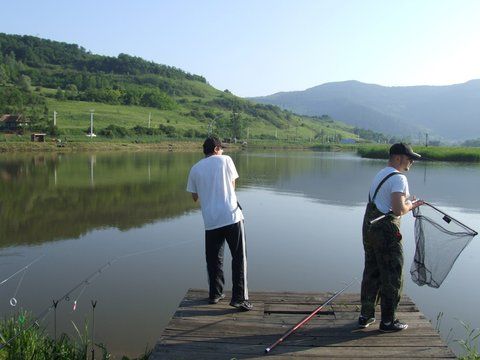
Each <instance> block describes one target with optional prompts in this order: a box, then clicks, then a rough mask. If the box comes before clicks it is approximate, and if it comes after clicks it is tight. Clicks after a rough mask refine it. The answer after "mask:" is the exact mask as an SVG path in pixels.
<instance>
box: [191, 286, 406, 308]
mask: <svg viewBox="0 0 480 360" xmlns="http://www.w3.org/2000/svg"><path fill="white" fill-rule="evenodd" d="M249 294H250V298H251V299H253V300H257V301H265V300H268V301H269V302H288V303H295V302H296V300H301V301H305V300H306V302H315V303H318V302H319V301H320V302H324V301H326V300H327V299H328V298H329V297H330V296H332V295H333V293H313V292H291V291H290V292H289V291H284V292H283V291H281V292H279V291H272V292H264V291H249ZM225 295H226V299H229V298H230V296H231V292H230V291H225ZM201 298H208V291H207V290H204V289H189V290H188V292H187V294H186V295H185V299H201ZM400 302H401V303H402V304H410V305H412V304H414V302H413V301H412V300H411V299H410V297H409V296H408V295H406V294H403V295H402V297H401V299H400ZM334 303H349V304H360V294H358V293H342V294H340V295H339V296H338V297H337V298H336V299H335V300H334Z"/></svg>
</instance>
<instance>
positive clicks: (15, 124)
mask: <svg viewBox="0 0 480 360" xmlns="http://www.w3.org/2000/svg"><path fill="white" fill-rule="evenodd" d="M29 123H30V121H29V120H28V119H27V118H25V117H24V116H23V115H21V114H20V115H12V114H3V115H0V129H1V130H2V131H10V132H23V130H24V129H25V128H26V127H27V126H28V125H29Z"/></svg>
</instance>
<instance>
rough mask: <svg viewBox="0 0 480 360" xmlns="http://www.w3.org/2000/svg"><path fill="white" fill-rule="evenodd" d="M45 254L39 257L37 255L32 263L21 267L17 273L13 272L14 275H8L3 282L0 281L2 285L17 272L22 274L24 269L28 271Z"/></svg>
mask: <svg viewBox="0 0 480 360" xmlns="http://www.w3.org/2000/svg"><path fill="white" fill-rule="evenodd" d="M44 256H45V255H40V256H39V257H37V258H36V259H35V260H33V261H32V262H31V263H30V264H28V265H25V266H24V267H23V268H21V269H20V270H18V271H16V272H15V273H13V274H12V275H10V276H9V277H7V278H6V279H4V280H2V282H0V286H2V285H3V284H5V283H6V282H7V281H8V280H10V279H11V278H13V277H14V276H15V275H17V274H20V273H21V272H22V271H26V270H28V268H29V267H30V266H32V265H33V264H35V263H36V262H37V261H38V260H40V259H41V258H42V257H44Z"/></svg>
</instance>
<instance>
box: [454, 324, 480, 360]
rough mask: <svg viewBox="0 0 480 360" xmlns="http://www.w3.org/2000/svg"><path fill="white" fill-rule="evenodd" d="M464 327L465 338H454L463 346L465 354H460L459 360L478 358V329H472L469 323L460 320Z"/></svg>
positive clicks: (479, 354) (474, 359) (479, 334)
mask: <svg viewBox="0 0 480 360" xmlns="http://www.w3.org/2000/svg"><path fill="white" fill-rule="evenodd" d="M460 323H461V324H462V326H463V328H464V329H465V338H464V339H459V340H456V341H457V343H459V344H460V346H461V347H462V348H463V350H464V352H465V355H463V356H461V357H460V358H459V359H461V360H479V359H480V353H479V352H478V340H479V337H480V329H472V328H471V326H470V325H469V324H466V323H465V322H463V321H460Z"/></svg>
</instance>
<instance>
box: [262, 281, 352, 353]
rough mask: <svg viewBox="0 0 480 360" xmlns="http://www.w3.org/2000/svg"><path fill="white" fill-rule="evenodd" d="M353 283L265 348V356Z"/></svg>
mask: <svg viewBox="0 0 480 360" xmlns="http://www.w3.org/2000/svg"><path fill="white" fill-rule="evenodd" d="M355 281H357V279H356V278H354V279H353V280H352V281H351V282H350V283H349V284H347V285H346V286H345V287H344V288H343V289H341V290H339V291H337V292H336V293H335V294H333V295H332V296H331V297H330V298H329V299H328V300H327V301H325V302H324V303H323V304H322V305H320V306H319V307H317V308H316V309H315V310H314V311H313V312H312V313H311V314H310V315H308V316H307V317H305V318H304V319H303V320H301V321H300V322H298V323H297V324H296V325H295V326H293V327H292V328H291V329H290V330H288V331H287V332H286V333H285V334H283V335H282V336H281V337H280V338H279V339H278V340H277V341H275V342H274V343H273V344H272V345H270V346H269V347H267V348H265V354H268V353H269V352H270V351H272V350H273V349H274V348H275V347H276V346H277V345H278V344H280V343H281V342H282V341H284V340H285V339H286V338H287V337H289V336H290V335H291V334H293V333H294V332H295V331H297V330H298V329H299V328H300V327H301V326H302V325H304V324H306V323H307V322H308V321H310V319H312V318H313V317H314V316H315V315H316V314H317V313H318V312H319V311H320V310H321V309H322V308H323V307H325V306H327V305H328V304H329V303H330V302H331V301H332V300H333V299H335V298H336V297H337V296H338V295H340V294H341V293H342V292H344V291H345V290H346V289H348V288H349V287H350V286H351V285H352V284H353V283H354V282H355Z"/></svg>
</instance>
